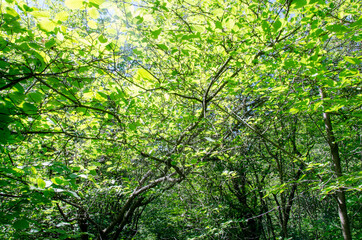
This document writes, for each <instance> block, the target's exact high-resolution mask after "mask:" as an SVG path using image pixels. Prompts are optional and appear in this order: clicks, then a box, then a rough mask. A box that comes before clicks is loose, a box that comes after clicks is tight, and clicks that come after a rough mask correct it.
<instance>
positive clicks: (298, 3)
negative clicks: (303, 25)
mask: <svg viewBox="0 0 362 240" xmlns="http://www.w3.org/2000/svg"><path fill="white" fill-rule="evenodd" d="M306 4H307V1H306V0H293V2H292V5H294V7H295V8H301V7H304V6H305V5H306Z"/></svg>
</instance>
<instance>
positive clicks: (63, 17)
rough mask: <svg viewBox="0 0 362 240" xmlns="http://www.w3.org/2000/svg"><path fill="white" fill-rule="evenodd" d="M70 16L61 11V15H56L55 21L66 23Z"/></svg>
mask: <svg viewBox="0 0 362 240" xmlns="http://www.w3.org/2000/svg"><path fill="white" fill-rule="evenodd" d="M68 16H69V14H68V13H67V12H66V11H61V12H59V13H57V15H55V19H54V20H55V21H56V22H57V21H61V22H64V21H67V19H68Z"/></svg>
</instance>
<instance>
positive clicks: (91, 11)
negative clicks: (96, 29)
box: [88, 8, 100, 19]
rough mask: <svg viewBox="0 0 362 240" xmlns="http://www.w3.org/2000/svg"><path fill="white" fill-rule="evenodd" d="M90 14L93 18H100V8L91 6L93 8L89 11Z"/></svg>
mask: <svg viewBox="0 0 362 240" xmlns="http://www.w3.org/2000/svg"><path fill="white" fill-rule="evenodd" d="M88 14H89V16H90V17H91V18H94V19H97V18H99V16H100V14H99V12H98V10H97V9H95V8H91V9H90V10H89V11H88Z"/></svg>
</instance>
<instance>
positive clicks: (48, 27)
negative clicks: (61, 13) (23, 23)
mask: <svg viewBox="0 0 362 240" xmlns="http://www.w3.org/2000/svg"><path fill="white" fill-rule="evenodd" d="M39 27H40V28H41V29H42V30H44V31H46V32H52V31H53V30H54V28H55V27H56V24H55V23H54V22H52V21H50V20H48V19H44V20H41V21H40V22H39Z"/></svg>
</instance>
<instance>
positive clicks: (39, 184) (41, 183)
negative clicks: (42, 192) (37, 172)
mask: <svg viewBox="0 0 362 240" xmlns="http://www.w3.org/2000/svg"><path fill="white" fill-rule="evenodd" d="M36 182H37V183H38V187H39V188H42V189H44V188H45V186H46V183H45V182H44V180H43V179H41V178H38V179H37V180H36Z"/></svg>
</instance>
